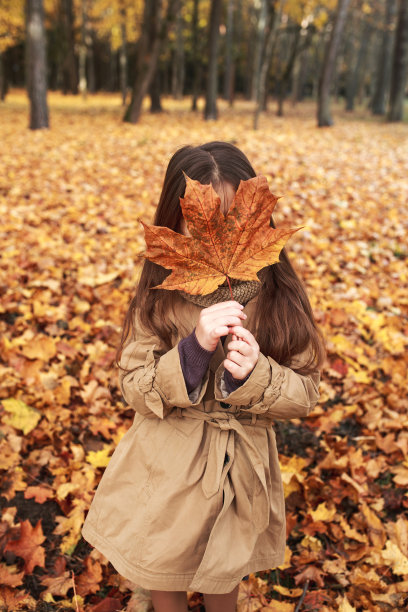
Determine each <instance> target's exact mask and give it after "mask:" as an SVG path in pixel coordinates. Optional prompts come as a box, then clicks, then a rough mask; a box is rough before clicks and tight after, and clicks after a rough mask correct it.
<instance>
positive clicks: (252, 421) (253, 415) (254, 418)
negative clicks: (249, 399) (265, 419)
mask: <svg viewBox="0 0 408 612" xmlns="http://www.w3.org/2000/svg"><path fill="white" fill-rule="evenodd" d="M255 423H256V414H254V413H252V419H251V425H255Z"/></svg>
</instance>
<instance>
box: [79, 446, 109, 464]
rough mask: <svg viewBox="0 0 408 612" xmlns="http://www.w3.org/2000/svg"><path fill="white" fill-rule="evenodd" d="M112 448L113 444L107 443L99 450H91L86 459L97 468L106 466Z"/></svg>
mask: <svg viewBox="0 0 408 612" xmlns="http://www.w3.org/2000/svg"><path fill="white" fill-rule="evenodd" d="M112 448H113V445H112V444H105V445H104V447H103V448H102V449H101V450H99V451H90V452H89V453H88V454H87V456H86V461H87V462H88V463H90V464H91V465H93V467H96V468H98V467H106V466H107V465H108V463H109V460H110V452H111V451H112Z"/></svg>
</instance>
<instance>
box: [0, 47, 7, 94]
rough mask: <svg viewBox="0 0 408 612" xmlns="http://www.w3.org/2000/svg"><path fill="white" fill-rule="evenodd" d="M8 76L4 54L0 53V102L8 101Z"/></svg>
mask: <svg viewBox="0 0 408 612" xmlns="http://www.w3.org/2000/svg"><path fill="white" fill-rule="evenodd" d="M5 84H6V76H5V71H4V53H2V52H1V51H0V100H1V101H2V102H4V100H5V99H6V87H5Z"/></svg>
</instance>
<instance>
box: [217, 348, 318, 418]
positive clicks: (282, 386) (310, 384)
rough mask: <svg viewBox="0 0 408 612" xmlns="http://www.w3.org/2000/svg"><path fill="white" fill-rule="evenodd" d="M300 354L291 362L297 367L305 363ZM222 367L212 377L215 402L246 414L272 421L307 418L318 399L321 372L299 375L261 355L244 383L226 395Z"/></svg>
mask: <svg viewBox="0 0 408 612" xmlns="http://www.w3.org/2000/svg"><path fill="white" fill-rule="evenodd" d="M305 354H306V351H305V353H302V354H301V355H297V356H296V357H295V358H294V359H293V360H292V362H291V364H290V365H291V366H292V367H294V366H295V365H296V367H300V365H301V363H302V362H305V361H304V356H305ZM223 373H224V367H223V365H221V366H220V367H219V368H218V370H217V372H216V374H215V399H216V400H218V401H224V402H226V403H229V404H231V405H233V406H241V407H242V409H245V411H247V412H251V413H255V414H263V415H267V416H269V417H270V418H273V419H280V420H286V419H294V418H299V417H304V416H307V415H308V414H309V413H310V412H311V411H312V409H313V408H314V406H315V405H316V404H317V401H318V399H319V397H320V395H319V391H318V387H319V382H320V373H319V372H318V371H317V370H316V372H312V373H311V374H309V375H308V376H303V375H301V374H298V373H297V372H295V371H294V370H293V369H291V368H290V367H287V366H282V365H279V364H278V363H277V362H276V361H275V360H274V359H272V357H265V355H263V354H262V353H260V355H259V358H258V362H257V364H256V366H255V368H254V369H253V370H252V372H251V375H250V376H249V378H248V380H246V381H245V383H244V384H243V385H242V386H241V387H239V388H238V389H236V390H235V391H233V392H232V393H230V394H229V395H228V394H227V393H226V388H225V384H224V382H223Z"/></svg>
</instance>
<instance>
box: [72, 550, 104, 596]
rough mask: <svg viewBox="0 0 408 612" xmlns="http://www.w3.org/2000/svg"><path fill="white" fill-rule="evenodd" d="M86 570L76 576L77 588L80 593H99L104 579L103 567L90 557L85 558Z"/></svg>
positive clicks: (83, 594)
mask: <svg viewBox="0 0 408 612" xmlns="http://www.w3.org/2000/svg"><path fill="white" fill-rule="evenodd" d="M85 567H86V570H85V571H84V572H82V574H80V575H79V576H77V578H76V590H77V593H78V595H82V596H84V597H85V595H88V594H89V593H97V592H98V591H99V589H100V588H101V587H100V583H101V581H102V567H101V564H100V563H99V562H98V561H93V560H92V559H91V558H90V557H87V558H86V559H85Z"/></svg>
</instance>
